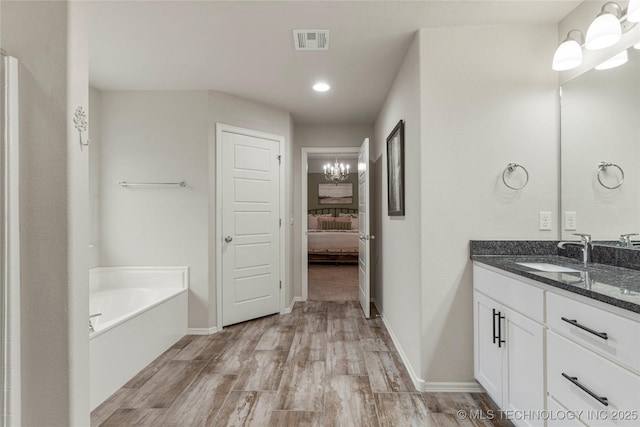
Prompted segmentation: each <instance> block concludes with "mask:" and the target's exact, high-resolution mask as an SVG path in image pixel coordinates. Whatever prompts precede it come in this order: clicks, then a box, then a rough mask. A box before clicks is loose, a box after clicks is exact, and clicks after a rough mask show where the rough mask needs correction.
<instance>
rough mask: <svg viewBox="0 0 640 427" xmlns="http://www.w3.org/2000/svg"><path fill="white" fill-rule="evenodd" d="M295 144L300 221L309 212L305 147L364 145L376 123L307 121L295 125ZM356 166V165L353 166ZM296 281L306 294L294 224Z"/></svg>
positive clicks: (295, 197) (296, 291) (296, 200)
mask: <svg viewBox="0 0 640 427" xmlns="http://www.w3.org/2000/svg"><path fill="white" fill-rule="evenodd" d="M295 135H296V137H295V148H294V150H293V171H294V174H295V175H294V176H296V179H295V180H294V182H293V189H292V190H293V193H292V194H293V217H294V218H296V220H297V221H296V223H297V224H300V221H306V220H307V214H306V212H305V213H303V212H302V186H301V183H302V181H301V176H300V174H301V173H302V172H301V167H302V165H301V163H300V162H301V156H302V147H360V145H362V142H363V141H364V139H365V138H371V137H372V136H373V127H372V126H371V125H368V124H350V125H307V124H297V125H296V126H295ZM352 170H354V169H352ZM293 239H294V240H293V258H289V259H291V262H292V263H293V282H294V294H293V295H295V296H297V297H301V296H302V258H301V254H302V247H301V242H302V235H301V234H300V226H299V225H297V226H296V227H295V228H294V238H293Z"/></svg>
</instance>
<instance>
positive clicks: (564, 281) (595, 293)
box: [471, 254, 640, 313]
mask: <svg viewBox="0 0 640 427" xmlns="http://www.w3.org/2000/svg"><path fill="white" fill-rule="evenodd" d="M471 259H472V260H473V261H476V262H479V263H482V264H486V265H490V266H492V267H495V268H498V269H500V270H504V271H508V272H510V273H513V274H516V275H518V276H522V277H526V278H528V279H532V280H536V281H538V282H542V283H545V284H547V285H551V286H554V287H556V288H560V289H564V290H567V291H570V292H573V293H576V294H580V295H584V296H586V297H589V298H593V299H595V300H598V301H602V302H604V303H607V304H611V305H614V306H616V307H620V308H623V309H626V310H630V311H633V312H636V313H640V270H634V269H629V268H622V267H617V266H613V265H608V264H598V263H589V264H588V265H587V266H585V265H583V264H582V263H581V262H579V261H577V260H576V259H574V258H568V257H564V256H559V255H477V254H476V255H471ZM518 263H548V264H554V265H558V266H563V267H568V268H571V269H574V270H577V272H567V273H564V272H562V273H551V272H545V271H540V270H536V269H534V268H530V267H526V266H522V265H519V264H518Z"/></svg>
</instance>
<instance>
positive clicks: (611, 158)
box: [559, 48, 640, 249]
mask: <svg viewBox="0 0 640 427" xmlns="http://www.w3.org/2000/svg"><path fill="white" fill-rule="evenodd" d="M627 52H628V56H629V60H628V62H627V63H626V64H624V65H621V66H619V67H616V68H612V69H608V70H597V69H592V70H589V71H587V72H585V73H583V74H581V75H579V76H578V77H576V78H574V79H572V80H570V81H569V82H567V83H566V84H564V85H562V89H561V144H560V146H561V214H560V218H559V220H560V224H559V225H560V229H561V230H562V232H561V237H562V239H569V240H574V239H576V237H575V236H572V233H576V232H579V233H588V234H591V235H592V236H593V238H594V240H599V241H613V242H617V241H618V239H619V238H620V235H621V234H626V233H640V51H639V50H636V49H633V48H629V49H627ZM623 175H624V180H623ZM572 212H575V220H574V221H575V223H573V220H572V214H571V213H572ZM567 213H569V214H567ZM572 228H573V229H575V230H573V229H572ZM633 240H637V241H640V236H633ZM637 249H640V246H637Z"/></svg>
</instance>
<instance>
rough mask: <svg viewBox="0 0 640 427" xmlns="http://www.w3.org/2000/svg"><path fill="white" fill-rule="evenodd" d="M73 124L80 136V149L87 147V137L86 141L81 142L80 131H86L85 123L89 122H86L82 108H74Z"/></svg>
mask: <svg viewBox="0 0 640 427" xmlns="http://www.w3.org/2000/svg"><path fill="white" fill-rule="evenodd" d="M73 124H74V126H75V128H76V130H77V131H78V134H79V138H80V151H82V147H88V146H89V142H90V141H89V140H88V139H87V142H82V132H86V131H87V125H88V124H89V123H88V122H87V113H86V112H85V111H84V108H82V107H78V108H76V112H75V114H74V115H73Z"/></svg>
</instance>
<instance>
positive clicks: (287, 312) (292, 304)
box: [280, 297, 303, 314]
mask: <svg viewBox="0 0 640 427" xmlns="http://www.w3.org/2000/svg"><path fill="white" fill-rule="evenodd" d="M298 301H303V299H302V297H293V299H292V300H291V304H289V307H286V308H284V309H283V310H280V314H289V313H291V310H293V306H294V305H295V304H296V302H298Z"/></svg>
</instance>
